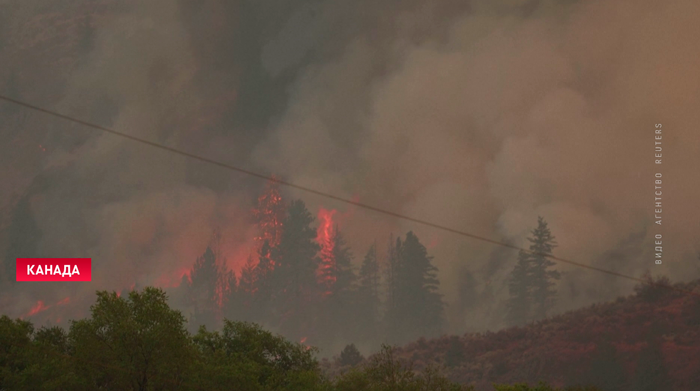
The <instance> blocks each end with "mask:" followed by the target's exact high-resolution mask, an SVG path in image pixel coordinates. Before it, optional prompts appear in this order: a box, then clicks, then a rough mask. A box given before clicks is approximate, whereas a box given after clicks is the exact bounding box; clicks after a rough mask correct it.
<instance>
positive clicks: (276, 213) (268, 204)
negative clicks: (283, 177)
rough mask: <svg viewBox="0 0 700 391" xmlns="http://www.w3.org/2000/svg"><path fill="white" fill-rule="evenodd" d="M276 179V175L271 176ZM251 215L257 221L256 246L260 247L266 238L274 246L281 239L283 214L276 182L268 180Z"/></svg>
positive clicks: (282, 203)
mask: <svg viewBox="0 0 700 391" xmlns="http://www.w3.org/2000/svg"><path fill="white" fill-rule="evenodd" d="M273 178H274V179H277V177H276V176H273ZM253 215H254V216H255V218H256V219H257V221H258V229H259V233H258V236H256V237H255V241H256V242H257V248H258V249H260V247H262V245H263V243H264V242H265V241H266V240H267V242H268V244H269V245H270V247H272V248H275V247H277V245H279V243H280V240H281V239H282V224H283V222H284V216H285V205H284V201H283V200H282V195H281V194H280V191H279V186H278V185H277V182H274V181H270V182H269V183H268V184H267V187H266V188H265V191H264V192H263V193H262V194H261V195H260V197H258V205H257V207H255V208H254V209H253Z"/></svg>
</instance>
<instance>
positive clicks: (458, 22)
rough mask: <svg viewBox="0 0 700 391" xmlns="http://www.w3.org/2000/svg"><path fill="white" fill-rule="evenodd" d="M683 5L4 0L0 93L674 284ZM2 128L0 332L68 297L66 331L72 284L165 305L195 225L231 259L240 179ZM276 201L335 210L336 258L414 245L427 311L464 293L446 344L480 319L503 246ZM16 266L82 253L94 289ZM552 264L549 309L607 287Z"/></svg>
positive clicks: (693, 177) (686, 129) (489, 310)
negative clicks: (1, 323) (429, 268)
mask: <svg viewBox="0 0 700 391" xmlns="http://www.w3.org/2000/svg"><path fill="white" fill-rule="evenodd" d="M699 11H700V5H698V4H697V2H694V1H691V0H671V1H666V2H658V1H652V0H643V1H631V0H612V1H602V0H599V1H585V2H584V1H563V0H562V1H554V0H550V1H544V0H542V1H525V0H523V1H516V0H510V1H507V0H501V1H486V0H483V1H470V2H464V1H454V0H432V1H427V0H411V1H402V2H390V1H335V2H322V1H310V0H298V1H278V0H263V1H223V0H219V1H215V0H208V1H193V0H180V1H176V0H154V1H148V2H138V1H126V2H116V1H84V0H83V1H79V0H74V1H68V0H65V1H48V0H27V1H23V2H14V1H2V2H0V13H1V14H2V17H1V18H0V19H1V20H2V26H1V27H0V30H1V31H2V32H1V34H0V44H1V48H0V56H2V59H3V63H2V64H3V65H2V66H0V82H2V83H4V87H3V91H4V93H5V94H12V95H13V96H15V97H17V98H20V99H23V100H26V101H29V102H32V103H35V104H38V105H43V106H45V107H48V108H52V109H54V110H57V111H60V112H62V113H66V114H70V115H73V116H76V117H79V118H84V119H86V120H90V121H92V122H95V123H98V124H100V125H104V126H109V127H111V128H114V129H117V130H120V131H123V132H126V133H129V134H133V135H137V136H139V137H143V138H146V139H149V140H152V141H156V142H159V143H162V144H164V145H167V146H171V147H175V148H178V149H183V150H186V151H188V152H190V153H196V154H200V155H204V156H206V157H208V158H212V159H216V160H219V161H223V162H226V163H229V164H234V165H237V166H241V167H243V168H247V169H251V170H255V171H258V172H261V173H266V174H269V173H274V174H277V175H281V176H282V177H284V178H285V179H286V180H289V181H291V182H295V183H298V184H301V185H304V186H308V187H312V188H315V189H318V190H321V191H327V192H329V193H332V194H335V195H338V196H342V197H346V198H353V199H359V200H360V201H361V202H363V203H367V204H370V205H374V206H377V207H382V208H386V209H388V210H391V211H395V212H398V213H404V214H407V215H410V216H414V217H416V218H420V219H425V220H430V221H433V222H436V223H438V224H442V225H446V226H450V227H453V228H455V229H459V230H464V231H468V232H471V233H474V234H477V235H481V236H485V237H490V238H494V239H496V240H503V241H508V242H511V243H514V244H517V245H527V242H526V240H525V238H526V236H527V235H528V234H529V230H531V229H532V228H533V226H534V225H535V224H536V222H537V216H543V217H544V218H545V219H546V220H547V221H548V222H549V224H550V227H551V229H552V231H553V234H554V235H555V236H556V238H557V242H558V244H559V247H557V248H556V249H555V254H556V255H559V256H561V257H564V258H569V259H572V260H575V261H577V262H581V263H586V264H591V265H595V266H597V267H601V268H607V269H611V270H614V271H617V272H620V273H624V274H630V275H641V273H643V272H644V271H645V270H647V269H650V270H652V272H654V273H658V274H667V275H669V276H670V277H671V278H672V279H673V280H687V279H690V278H695V277H697V276H698V274H699V273H698V272H699V271H700V268H699V267H698V262H697V256H696V253H697V246H696V243H697V238H698V234H700V229H699V228H700V227H699V226H698V224H699V223H700V219H699V217H700V213H699V210H698V204H697V201H696V200H697V199H698V198H699V197H698V196H699V195H700V186H699V185H698V181H697V174H696V169H697V167H698V163H700V160H699V159H700V154H699V153H698V152H700V139H699V138H698V137H696V135H695V133H694V124H697V123H698V122H699V121H698V120H700V118H699V117H700V114H698V110H696V108H697V107H698V104H699V103H700V96H699V91H700V89H699V87H700V75H699V74H698V72H697V65H698V64H699V63H700V61H698V60H699V58H698V53H700V50H698V49H700V48H699V47H698V45H700V27H698V25H697V23H694V20H695V19H696V17H697V16H698V15H699ZM0 109H1V110H3V111H2V116H3V119H4V120H3V124H2V133H1V134H2V145H0V149H1V151H2V156H0V162H1V165H2V170H1V171H2V172H1V174H0V175H1V176H0V180H1V181H2V182H3V183H4V185H3V186H2V190H0V196H1V198H2V199H1V200H0V202H1V204H0V206H2V208H3V209H2V210H3V216H2V228H3V238H2V241H1V242H0V245H2V246H3V248H2V249H1V250H2V252H1V253H2V254H4V265H5V266H4V268H3V271H2V276H3V278H4V281H3V282H2V300H1V301H0V304H2V311H3V312H4V313H8V314H10V315H14V316H19V315H21V314H24V313H26V312H27V311H28V310H29V309H30V308H31V307H32V306H33V305H34V304H35V303H36V301H37V300H43V301H44V302H46V303H47V304H51V303H53V302H59V301H60V300H61V299H63V298H64V297H68V296H70V297H71V298H75V300H74V301H75V302H81V301H80V298H84V301H82V303H83V304H82V307H80V305H78V304H75V306H74V307H75V309H74V313H75V314H81V311H84V309H85V308H86V307H85V306H86V305H87V304H84V303H88V304H89V302H90V301H91V300H92V298H93V296H92V295H93V293H94V291H95V290H96V289H110V290H121V289H126V288H128V287H130V286H132V285H133V284H137V285H138V286H144V285H148V284H160V285H162V286H164V287H169V286H172V285H173V284H176V282H177V281H175V280H177V277H178V276H181V274H178V273H179V272H180V271H181V270H183V269H185V268H188V267H190V266H191V265H192V263H193V262H194V260H195V258H196V257H197V256H198V255H200V254H201V253H202V252H203V251H204V249H205V248H206V245H207V242H208V240H209V238H210V236H211V232H212V229H213V228H214V227H220V229H221V231H222V235H223V237H224V239H225V244H224V253H225V254H226V257H227V260H228V263H229V266H230V267H232V268H234V269H237V268H238V267H239V266H240V265H241V263H242V262H244V261H245V259H246V257H247V256H248V254H249V251H250V244H251V239H252V237H253V235H254V232H253V231H252V225H251V216H250V209H251V207H252V205H253V200H254V199H255V196H256V194H257V192H259V191H260V190H261V189H262V187H263V185H264V183H261V181H259V180H256V179H251V178H246V177H243V176H240V175H238V174H235V173H231V172H227V171H225V170H222V169H219V168H216V167H211V166H206V165H204V164H202V163H197V162H192V161H188V160H187V159H185V158H183V157H181V156H177V155H173V154H168V153H166V152H163V151H157V150H153V149H152V148H149V147H147V146H143V145H138V144H134V143H133V142H129V141H124V140H120V139H118V138H114V137H113V136H110V135H107V134H100V133H99V132H95V131H92V130H89V129H85V128H83V127H80V126H78V125H74V124H70V123H66V122H62V121H59V120H56V119H54V118H48V117H46V116H43V115H41V114H37V113H31V112H29V113H28V112H26V111H25V110H24V109H19V108H14V107H9V106H8V104H6V103H3V104H2V107H0ZM657 123H661V124H663V148H664V161H663V164H662V165H661V166H656V165H655V164H654V156H653V154H654V149H653V147H654V125H655V124H657ZM657 171H660V172H662V173H663V191H664V198H663V203H664V209H663V216H664V217H663V223H662V224H663V225H662V226H660V227H659V226H656V225H655V224H654V219H653V214H654V204H653V201H654V199H653V198H654V194H653V186H654V182H653V181H654V174H655V173H656V172H657ZM285 195H286V196H287V197H288V198H293V197H302V198H303V199H304V200H305V201H306V202H307V204H308V206H309V209H310V210H311V211H312V212H313V213H315V212H317V211H318V209H319V208H320V207H325V208H337V209H339V211H340V214H339V215H338V218H339V221H338V222H339V224H340V229H341V230H343V232H345V234H346V235H347V237H348V238H349V243H350V244H351V245H352V246H353V252H354V253H355V258H356V261H358V262H359V260H360V259H361V258H362V256H363V255H364V252H365V251H366V249H367V248H368V247H369V245H370V244H371V243H373V242H374V241H375V240H376V241H377V242H378V243H379V245H380V247H382V246H383V245H384V243H387V242H388V238H389V235H390V234H391V233H394V234H395V235H396V234H405V232H406V231H408V230H414V231H415V232H416V233H417V234H418V236H419V237H420V238H421V239H422V240H423V242H424V243H425V244H426V246H428V249H429V252H430V253H431V254H432V255H434V256H435V259H434V261H435V264H436V265H437V267H438V268H439V269H440V278H441V281H442V290H443V294H445V297H446V299H447V301H448V303H450V302H453V301H455V300H456V295H457V292H458V291H459V289H457V286H458V284H459V283H460V281H459V277H458V276H464V275H468V274H465V273H471V274H470V275H472V276H473V278H474V281H476V284H477V286H476V287H475V291H476V294H477V295H479V298H480V299H479V300H480V303H479V305H477V306H475V307H473V308H477V309H478V310H479V311H481V312H479V313H476V314H472V315H470V317H469V319H451V320H450V322H451V325H452V326H451V327H452V328H453V329H454V330H456V331H458V330H461V329H464V328H465V327H466V326H465V325H467V324H471V326H469V327H468V328H469V329H474V328H475V327H472V326H473V325H474V324H477V325H478V327H476V328H480V329H486V328H494V327H500V326H501V325H502V319H501V318H500V317H499V316H497V314H498V308H499V306H500V305H501V304H499V303H500V301H501V300H502V299H503V298H505V297H506V295H507V287H506V285H505V282H506V279H507V277H508V272H509V270H510V268H512V265H513V264H514V262H515V257H516V255H517V254H516V253H515V252H513V251H505V250H503V249H497V248H494V247H493V246H492V245H488V244H484V243H480V242H476V241H472V240H469V239H465V238H461V237H458V236H454V235H451V234H448V233H443V232H439V231H435V230H432V229H428V228H425V227H421V226H417V225H415V224H412V223H408V222H403V221H399V220H396V219H393V218H388V217H386V216H382V215H378V214H372V213H369V212H364V211H362V210H355V209H353V208H349V207H347V206H345V205H342V204H336V203H333V202H332V201H329V200H325V199H321V198H318V197H316V196H310V195H306V194H302V193H300V192H296V191H291V190H285ZM657 233H662V234H663V238H664V240H663V242H664V262H665V263H664V265H663V266H655V265H654V264H653V255H652V252H653V243H652V238H653V235H655V234H657ZM380 252H381V251H380ZM25 254H31V256H44V257H92V258H93V260H94V263H95V265H94V272H93V276H94V281H93V282H92V283H91V284H83V285H69V284H53V285H30V284H23V285H22V284H18V283H13V282H12V280H13V279H14V276H13V275H12V273H13V269H12V265H13V263H14V257H18V256H20V255H25ZM558 267H559V268H560V269H561V270H562V271H563V272H564V277H563V279H562V281H561V282H560V285H559V291H560V293H561V298H560V301H559V310H562V311H563V310H568V309H572V308H576V307H578V306H581V305H585V304H589V303H591V302H593V301H598V300H607V299H611V298H614V297H615V296H617V295H621V294H627V293H629V292H631V284H630V283H629V282H625V281H621V280H619V279H614V278H610V277H609V276H605V275H600V274H596V273H594V272H589V271H585V270H582V269H575V268H574V267H572V266H569V265H565V264H562V265H559V266H558ZM600 284H604V285H605V286H606V289H603V290H601V289H596V287H598V286H600ZM62 308H63V307H62ZM65 308H68V306H65ZM66 311H68V310H66ZM481 315H484V316H481ZM470 322H472V323H470Z"/></svg>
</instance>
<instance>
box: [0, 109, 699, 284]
mask: <svg viewBox="0 0 700 391" xmlns="http://www.w3.org/2000/svg"><path fill="white" fill-rule="evenodd" d="M0 100H4V101H6V102H10V103H14V104H16V105H19V106H22V107H25V108H28V109H31V110H34V111H39V112H42V113H45V114H48V115H51V116H53V117H58V118H61V119H64V120H67V121H70V122H74V123H77V124H80V125H84V126H86V127H89V128H93V129H96V130H101V131H103V132H106V133H109V134H112V135H115V136H119V137H121V138H125V139H127V140H131V141H136V142H138V143H141V144H146V145H149V146H151V147H154V148H157V149H161V150H164V151H168V152H172V153H175V154H178V155H181V156H185V157H188V158H191V159H194V160H199V161H201V162H204V163H209V164H212V165H215V166H218V167H222V168H225V169H228V170H231V171H236V172H239V173H242V174H245V175H249V176H252V177H256V178H260V179H265V180H268V181H271V182H276V183H279V184H280V185H283V186H287V187H290V188H293V189H297V190H301V191H304V192H306V193H311V194H315V195H317V196H321V197H324V198H328V199H331V200H335V201H338V202H342V203H345V204H349V205H353V206H357V207H359V208H363V209H367V210H371V211H373V212H377V213H381V214H384V215H387V216H392V217H396V218H398V219H402V220H406V221H410V222H413V223H417V224H421V225H424V226H427V227H431V228H435V229H438V230H441V231H446V232H450V233H453V234H457V235H460V236H464V237H467V238H471V239H476V240H479V241H482V242H486V243H491V244H494V245H497V246H502V247H507V248H510V249H513V250H519V251H524V252H526V253H529V254H532V255H538V256H544V257H547V258H550V259H552V260H555V261H559V262H562V263H566V264H569V265H574V266H577V267H580V268H584V269H588V270H594V271H597V272H600V273H605V274H608V275H612V276H615V277H620V278H624V279H627V280H632V281H636V282H640V283H643V284H648V285H652V286H660V287H667V288H670V289H672V290H678V291H682V292H683V293H687V294H691V295H695V296H700V294H698V293H695V292H691V291H688V290H685V289H681V288H678V287H674V286H670V285H666V284H659V283H657V282H654V281H652V280H651V279H643V278H639V277H634V276H629V275H626V274H622V273H618V272H616V271H612V270H607V269H603V268H599V267H595V266H591V265H586V264H584V263H580V262H574V261H570V260H568V259H564V258H560V257H557V256H554V255H551V254H543V253H537V252H533V251H531V250H528V249H524V248H522V247H518V246H514V245H512V244H508V243H504V242H500V241H497V240H493V239H489V238H485V237H483V236H479V235H474V234H471V233H469V232H465V231H461V230H458V229H454V228H450V227H446V226H443V225H440V224H436V223H431V222H429V221H426V220H422V219H418V218H415V217H411V216H407V215H404V214H401V213H397V212H392V211H390V210H386V209H382V208H378V207H376V206H372V205H367V204H364V203H361V202H357V201H353V200H351V199H347V198H343V197H339V196H336V195H333V194H329V193H325V192H322V191H320V190H316V189H312V188H309V187H306V186H301V185H297V184H294V183H291V182H287V181H284V180H282V179H280V178H276V177H274V176H268V175H264V174H260V173H257V172H254V171H250V170H246V169H243V168H240V167H236V166H232V165H230V164H226V163H222V162H219V161H216V160H213V159H209V158H206V157H203V156H199V155H195V154H193V153H189V152H185V151H182V150H179V149H176V148H172V147H168V146H165V145H162V144H158V143H155V142H153V141H148V140H145V139H142V138H139V137H136V136H131V135H128V134H126V133H122V132H119V131H116V130H113V129H109V128H106V127H104V126H100V125H96V124H93V123H91V122H87V121H83V120H81V119H77V118H73V117H71V116H68V115H64V114H60V113H57V112H55V111H52V110H48V109H44V108H42V107H38V106H35V105H32V104H29V103H26V102H22V101H19V100H17V99H12V98H10V97H7V96H4V95H0Z"/></svg>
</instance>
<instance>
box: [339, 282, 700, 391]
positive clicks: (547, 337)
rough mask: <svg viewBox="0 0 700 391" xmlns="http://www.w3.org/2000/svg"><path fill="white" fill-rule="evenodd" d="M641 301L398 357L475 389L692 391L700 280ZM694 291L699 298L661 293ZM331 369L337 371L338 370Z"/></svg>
mask: <svg viewBox="0 0 700 391" xmlns="http://www.w3.org/2000/svg"><path fill="white" fill-rule="evenodd" d="M655 282H656V283H658V284H659V285H657V286H650V285H641V284H640V285H639V286H638V287H637V289H636V294H634V295H632V296H629V297H621V298H619V299H618V300H617V301H615V302H609V303H600V304H596V305H593V306H590V307H588V308H584V309H580V310H577V311H572V312H569V313H566V314H563V315H560V316H556V317H553V318H550V319H546V320H542V321H538V322H535V323H530V324H528V325H525V326H522V327H512V328H508V329H504V330H501V331H497V332H487V333H477V334H466V335H462V336H444V337H441V338H437V339H428V340H426V339H422V338H421V339H419V340H418V341H416V342H413V343H411V344H408V345H406V346H403V347H401V348H400V349H398V350H397V351H396V354H397V356H399V357H403V358H405V359H409V360H413V362H414V363H415V365H416V367H417V368H423V367H425V366H426V365H428V364H441V365H445V366H446V368H448V375H449V378H450V379H453V380H455V381H457V382H460V383H465V384H473V385H475V386H476V389H477V390H490V389H491V388H490V387H491V384H492V383H511V382H528V383H531V384H532V383H536V382H537V381H540V380H545V381H548V382H550V383H551V384H555V385H558V386H564V385H581V384H596V385H598V386H599V387H600V388H601V389H602V390H610V391H660V390H663V391H672V390H673V391H693V390H697V389H698V384H699V382H700V369H699V368H700V281H694V282H691V283H687V284H675V285H670V284H669V283H668V281H667V280H665V279H663V278H661V279H659V280H657V281H655ZM666 284H668V285H669V286H672V287H675V288H678V289H681V290H687V291H693V292H694V295H693V294H688V293H684V292H682V291H678V290H673V289H669V288H666V287H663V285H666ZM335 364H336V365H333V366H329V368H328V369H329V370H330V371H332V372H333V371H338V370H339V367H342V366H339V363H338V362H336V363H335Z"/></svg>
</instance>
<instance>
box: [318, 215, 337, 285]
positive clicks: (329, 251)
mask: <svg viewBox="0 0 700 391" xmlns="http://www.w3.org/2000/svg"><path fill="white" fill-rule="evenodd" d="M336 213H337V210H335V209H333V210H328V209H325V208H323V207H321V208H320V209H319V211H318V220H319V225H318V230H317V231H316V232H317V237H316V240H317V241H318V244H319V245H320V246H321V265H320V266H319V271H318V273H319V277H320V279H321V283H322V284H324V285H325V287H326V288H327V289H328V288H330V287H331V286H332V285H333V284H334V283H335V279H336V277H335V275H334V273H332V269H333V268H334V266H335V255H334V252H333V250H334V248H333V247H334V245H335V241H334V239H335V230H336V227H335V225H334V223H333V216H334V215H335V214H336ZM328 293H329V292H328V290H327V291H326V294H328Z"/></svg>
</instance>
